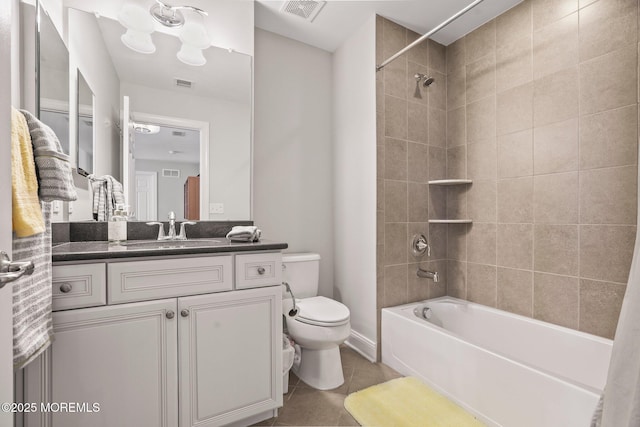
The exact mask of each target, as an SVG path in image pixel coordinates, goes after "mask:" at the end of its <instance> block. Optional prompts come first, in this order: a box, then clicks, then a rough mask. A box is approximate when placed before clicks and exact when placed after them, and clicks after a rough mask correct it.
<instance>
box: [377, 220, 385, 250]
mask: <svg viewBox="0 0 640 427" xmlns="http://www.w3.org/2000/svg"><path fill="white" fill-rule="evenodd" d="M384 225H385V222H384V211H376V241H377V242H384ZM383 250H384V246H383Z"/></svg>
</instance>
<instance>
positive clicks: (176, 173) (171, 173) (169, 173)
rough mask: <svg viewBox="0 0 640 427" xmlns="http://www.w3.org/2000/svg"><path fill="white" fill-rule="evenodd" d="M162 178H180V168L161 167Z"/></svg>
mask: <svg viewBox="0 0 640 427" xmlns="http://www.w3.org/2000/svg"><path fill="white" fill-rule="evenodd" d="M162 177H163V178H180V169H162Z"/></svg>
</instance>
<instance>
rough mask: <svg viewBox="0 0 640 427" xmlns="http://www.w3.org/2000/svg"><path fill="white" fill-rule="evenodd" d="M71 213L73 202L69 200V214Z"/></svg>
mask: <svg viewBox="0 0 640 427" xmlns="http://www.w3.org/2000/svg"><path fill="white" fill-rule="evenodd" d="M72 213H73V202H69V214H72Z"/></svg>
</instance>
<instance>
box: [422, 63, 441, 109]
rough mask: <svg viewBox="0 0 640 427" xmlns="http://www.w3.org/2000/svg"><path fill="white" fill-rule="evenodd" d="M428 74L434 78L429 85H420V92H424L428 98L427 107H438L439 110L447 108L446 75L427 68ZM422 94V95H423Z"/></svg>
mask: <svg viewBox="0 0 640 427" xmlns="http://www.w3.org/2000/svg"><path fill="white" fill-rule="evenodd" d="M428 75H429V76H431V77H433V78H434V79H435V80H434V82H433V83H431V85H430V86H429V87H426V88H425V87H424V86H420V89H421V90H422V93H423V94H424V93H426V94H427V95H428V98H429V107H432V108H439V109H441V110H446V109H447V76H446V75H444V74H442V73H439V72H437V71H435V70H434V69H429V73H428ZM423 96H424V95H423Z"/></svg>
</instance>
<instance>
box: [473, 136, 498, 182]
mask: <svg viewBox="0 0 640 427" xmlns="http://www.w3.org/2000/svg"><path fill="white" fill-rule="evenodd" d="M496 162H497V154H496V140H495V138H491V139H489V140H485V141H480V142H477V143H474V144H469V145H467V178H469V179H495V178H496Z"/></svg>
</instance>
